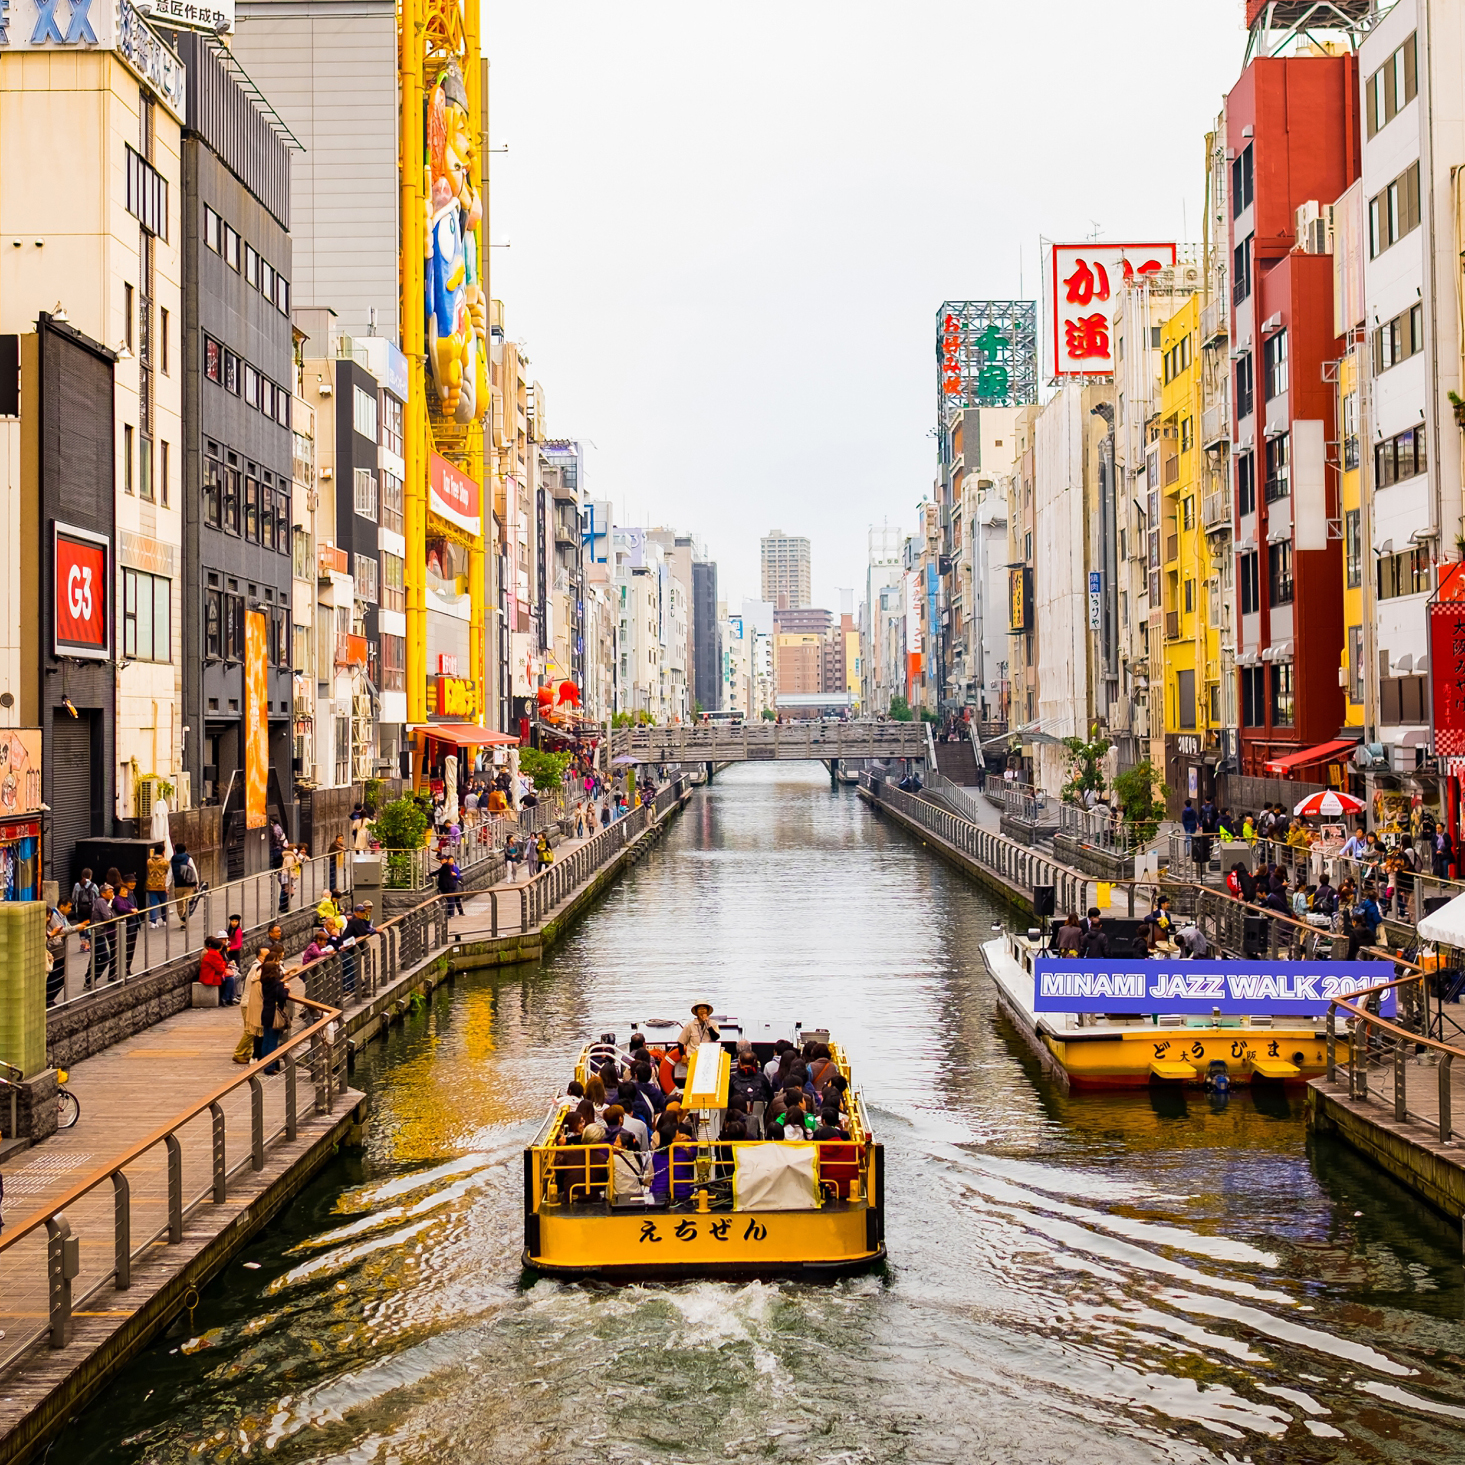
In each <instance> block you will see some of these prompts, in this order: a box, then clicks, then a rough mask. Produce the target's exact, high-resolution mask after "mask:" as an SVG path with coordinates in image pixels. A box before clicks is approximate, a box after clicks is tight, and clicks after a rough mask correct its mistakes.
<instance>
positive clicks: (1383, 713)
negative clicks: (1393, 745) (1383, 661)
mask: <svg viewBox="0 0 1465 1465" xmlns="http://www.w3.org/2000/svg"><path fill="white" fill-rule="evenodd" d="M1424 689H1425V678H1423V677H1381V678H1380V679H1379V721H1380V722H1381V723H1383V724H1384V725H1385V726H1387V727H1398V726H1400V725H1401V724H1405V723H1416V724H1418V723H1427V722H1428V721H1429V714H1428V713H1427V712H1426V711H1425V707H1424Z"/></svg>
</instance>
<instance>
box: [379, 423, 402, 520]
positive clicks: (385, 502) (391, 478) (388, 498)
mask: <svg viewBox="0 0 1465 1465" xmlns="http://www.w3.org/2000/svg"><path fill="white" fill-rule="evenodd" d="M388 400H390V399H388ZM381 515H382V517H381V522H382V527H383V528H384V529H390V530H392V532H393V533H395V534H400V533H401V532H402V480H401V479H400V478H398V477H397V475H396V474H395V473H388V472H387V471H386V469H383V470H382V482H381Z"/></svg>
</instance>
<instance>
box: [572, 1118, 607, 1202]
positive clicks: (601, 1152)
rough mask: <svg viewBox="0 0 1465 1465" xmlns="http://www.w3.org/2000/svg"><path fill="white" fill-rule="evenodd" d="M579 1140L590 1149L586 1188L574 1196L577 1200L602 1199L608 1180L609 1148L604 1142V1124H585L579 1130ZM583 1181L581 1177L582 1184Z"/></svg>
mask: <svg viewBox="0 0 1465 1465" xmlns="http://www.w3.org/2000/svg"><path fill="white" fill-rule="evenodd" d="M580 1142H581V1143H582V1144H585V1145H589V1146H591V1150H590V1159H589V1170H588V1189H582V1190H581V1191H580V1192H579V1193H578V1195H577V1197H576V1198H577V1199H579V1200H604V1199H605V1187H606V1185H607V1184H609V1182H610V1149H609V1147H608V1146H607V1145H606V1143H605V1125H603V1124H587V1125H586V1126H585V1128H584V1129H582V1130H581V1131H580ZM582 1173H583V1172H582ZM584 1183H585V1182H584V1180H583V1179H582V1185H583V1184H584Z"/></svg>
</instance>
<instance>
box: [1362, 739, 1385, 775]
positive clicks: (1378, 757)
mask: <svg viewBox="0 0 1465 1465" xmlns="http://www.w3.org/2000/svg"><path fill="white" fill-rule="evenodd" d="M1353 766H1354V767H1355V768H1358V769H1361V770H1362V771H1363V772H1365V773H1381V772H1387V771H1388V767H1389V750H1388V748H1386V747H1385V746H1384V745H1383V744H1382V743H1360V744H1359V745H1358V746H1357V747H1356V748H1355V749H1354V750H1353Z"/></svg>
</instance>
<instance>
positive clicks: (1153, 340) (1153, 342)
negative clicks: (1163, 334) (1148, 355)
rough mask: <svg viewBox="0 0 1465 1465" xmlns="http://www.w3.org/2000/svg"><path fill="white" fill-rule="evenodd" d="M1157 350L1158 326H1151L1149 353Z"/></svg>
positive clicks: (1158, 344)
mask: <svg viewBox="0 0 1465 1465" xmlns="http://www.w3.org/2000/svg"><path fill="white" fill-rule="evenodd" d="M1159 349H1160V327H1159V326H1151V327H1150V350H1151V351H1158V350H1159Z"/></svg>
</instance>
